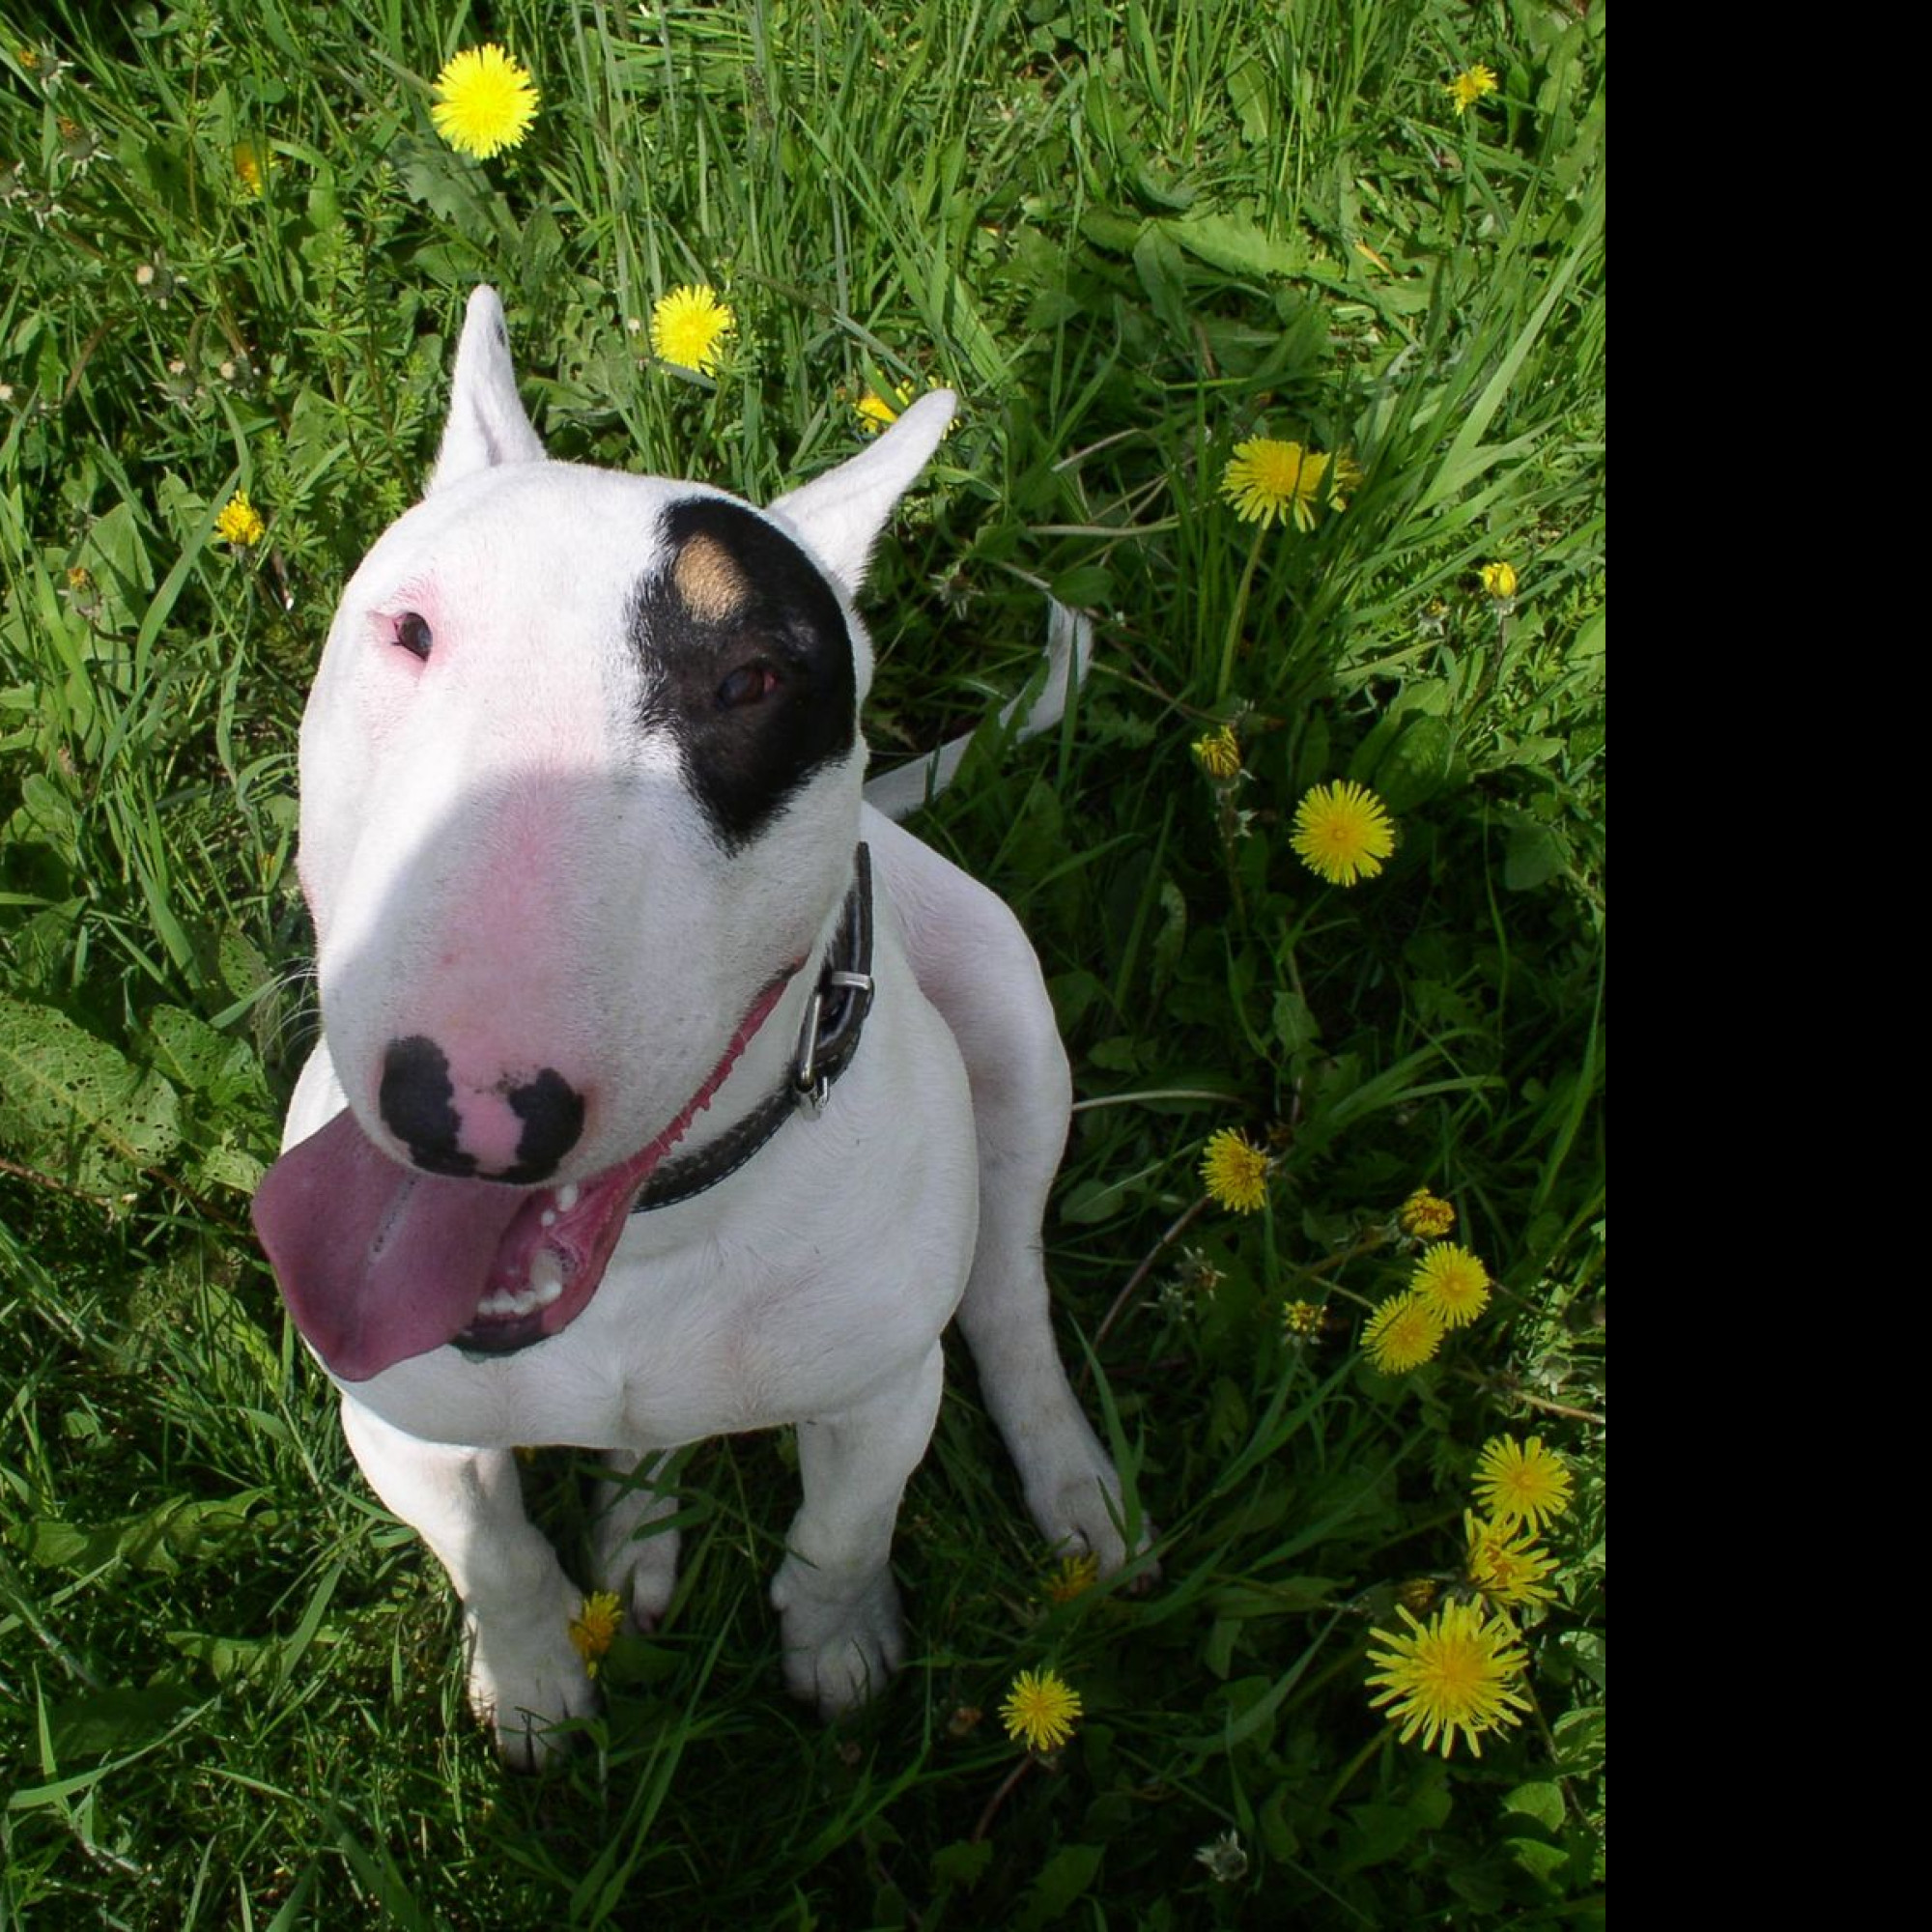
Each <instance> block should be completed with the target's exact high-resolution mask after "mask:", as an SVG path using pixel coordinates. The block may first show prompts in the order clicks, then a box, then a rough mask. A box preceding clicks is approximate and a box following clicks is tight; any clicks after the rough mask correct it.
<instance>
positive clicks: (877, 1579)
mask: <svg viewBox="0 0 1932 1932" xmlns="http://www.w3.org/2000/svg"><path fill="white" fill-rule="evenodd" d="M772 1602H773V1604H774V1605H776V1606H777V1608H778V1611H779V1618H780V1627H781V1632H782V1634H783V1642H784V1675H785V1688H786V1689H787V1690H789V1691H790V1692H791V1693H792V1695H793V1696H794V1697H799V1698H802V1699H804V1700H805V1702H807V1703H809V1704H816V1705H817V1706H818V1715H819V1716H820V1717H821V1718H824V1719H827V1720H828V1721H829V1720H830V1719H834V1718H839V1717H843V1716H844V1715H845V1713H846V1712H848V1711H856V1710H857V1709H858V1708H859V1706H860V1705H861V1704H864V1703H867V1701H868V1700H870V1699H871V1698H873V1697H876V1696H877V1695H878V1694H879V1692H880V1691H881V1690H884V1689H885V1688H886V1680H887V1679H888V1678H889V1677H890V1676H891V1675H892V1674H893V1672H894V1671H895V1670H896V1669H897V1668H898V1667H899V1665H900V1664H901V1663H902V1662H905V1634H904V1632H903V1630H902V1628H901V1626H900V1623H899V1593H898V1591H897V1589H896V1588H895V1586H894V1583H893V1579H892V1575H891V1573H890V1572H889V1571H886V1570H880V1571H879V1572H878V1573H877V1574H876V1575H875V1576H873V1577H870V1578H869V1579H868V1580H867V1582H865V1583H863V1584H862V1585H860V1587H859V1588H858V1589H857V1590H855V1591H851V1592H849V1593H834V1592H832V1591H830V1590H828V1589H827V1588H826V1580H825V1578H824V1577H822V1576H821V1574H820V1573H819V1572H818V1571H816V1570H814V1569H812V1568H811V1566H810V1564H807V1563H802V1562H801V1561H800V1560H799V1559H798V1558H797V1557H796V1556H787V1557H786V1558H785V1560H784V1562H783V1563H782V1564H781V1565H780V1566H779V1573H778V1575H777V1576H776V1577H774V1578H773V1579H772Z"/></svg>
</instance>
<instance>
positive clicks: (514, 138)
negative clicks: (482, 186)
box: [429, 41, 537, 161]
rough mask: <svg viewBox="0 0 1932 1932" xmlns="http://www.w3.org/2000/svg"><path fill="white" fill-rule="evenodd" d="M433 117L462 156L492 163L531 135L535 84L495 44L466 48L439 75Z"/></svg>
mask: <svg viewBox="0 0 1932 1932" xmlns="http://www.w3.org/2000/svg"><path fill="white" fill-rule="evenodd" d="M429 118H430V120H431V122H432V123H433V124H434V125H435V128H436V131H437V132H438V133H439V134H440V135H441V136H442V138H443V139H444V140H445V141H447V142H448V143H449V145H450V146H451V147H452V148H454V149H455V150H456V152H457V153H458V154H459V155H470V156H474V157H475V158H476V159H477V160H479V161H487V160H488V159H489V158H490V156H492V155H497V154H500V153H501V152H502V151H503V150H504V149H505V148H514V147H516V146H517V145H518V144H519V143H520V142H521V141H522V140H523V138H524V136H525V135H526V134H527V133H528V132H529V131H530V124H531V123H532V122H533V121H534V120H535V119H536V118H537V90H536V85H535V83H534V82H533V81H532V80H531V79H530V76H529V70H528V69H527V68H526V67H525V66H524V65H523V64H522V63H521V62H520V61H518V60H517V59H516V58H515V57H514V56H513V55H511V54H507V53H505V52H504V51H503V49H502V48H501V47H499V46H498V45H497V43H495V42H494V41H491V42H489V43H486V44H485V45H483V46H480V47H466V48H465V49H464V50H463V52H462V53H460V54H453V55H451V56H450V58H449V60H448V62H447V63H446V64H445V65H444V67H443V70H442V71H441V72H440V74H438V75H437V77H436V88H435V99H434V100H433V101H432V102H431V104H430V110H429Z"/></svg>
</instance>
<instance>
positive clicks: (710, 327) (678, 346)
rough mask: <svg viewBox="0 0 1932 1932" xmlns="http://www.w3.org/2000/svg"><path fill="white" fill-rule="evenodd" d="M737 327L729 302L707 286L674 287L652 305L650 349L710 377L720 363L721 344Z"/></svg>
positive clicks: (679, 365)
mask: <svg viewBox="0 0 1932 1932" xmlns="http://www.w3.org/2000/svg"><path fill="white" fill-rule="evenodd" d="M737 326H738V318H737V317H736V316H735V315H733V314H732V313H731V309H730V305H729V304H728V303H726V302H722V301H720V300H719V299H718V295H717V292H716V291H715V290H714V289H712V288H710V287H709V286H708V285H700V286H697V287H684V288H676V289H672V290H671V292H670V293H669V294H668V295H667V296H660V297H659V298H657V301H656V302H655V303H654V304H653V306H652V308H651V348H652V350H653V351H654V352H655V353H656V354H657V355H660V356H662V357H663V358H664V360H665V361H667V362H674V363H675V364H676V365H677V366H678V367H679V368H680V369H695V370H696V372H697V373H698V374H699V375H700V376H708V375H710V374H711V372H712V371H713V370H714V369H716V368H717V366H718V362H719V349H720V345H721V344H722V343H723V342H724V340H725V337H726V336H727V335H729V334H730V333H731V331H732V330H733V329H734V328H736V327H737Z"/></svg>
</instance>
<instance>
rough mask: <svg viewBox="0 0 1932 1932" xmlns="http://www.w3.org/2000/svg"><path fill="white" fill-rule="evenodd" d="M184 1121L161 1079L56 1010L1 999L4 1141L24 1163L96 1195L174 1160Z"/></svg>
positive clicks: (0, 1127) (0, 1124) (0, 1130)
mask: <svg viewBox="0 0 1932 1932" xmlns="http://www.w3.org/2000/svg"><path fill="white" fill-rule="evenodd" d="M180 1117H181V1105H180V1101H179V1099H178V1097H177V1096H176V1094H175V1090H174V1089H173V1088H172V1087H171V1086H169V1084H168V1083H167V1081H166V1080H164V1079H163V1078H162V1077H161V1076H160V1075H159V1074H158V1073H152V1072H146V1071H143V1070H142V1069H141V1068H140V1067H137V1066H134V1065H131V1064H130V1063H129V1062H128V1060H126V1059H125V1058H124V1057H123V1056H122V1055H121V1054H120V1053H118V1052H117V1051H116V1050H115V1049H114V1048H113V1047H111V1046H109V1045H108V1044H107V1042H106V1041H105V1040H102V1039H96V1038H95V1037H94V1036H93V1035H92V1034H89V1033H83V1032H82V1031H81V1029H80V1028H79V1027H77V1026H75V1025H74V1023H73V1022H72V1021H71V1019H69V1018H68V1017H67V1015H66V1014H65V1013H61V1012H57V1011H55V1009H53V1008H51V1007H40V1006H32V1005H29V1004H28V1003H27V1002H25V1001H22V1000H13V999H8V998H6V997H4V996H0V1139H4V1140H6V1141H8V1142H10V1143H11V1144H12V1145H13V1146H14V1148H15V1149H17V1150H18V1151H20V1153H21V1155H22V1156H23V1157H24V1158H25V1159H27V1160H29V1161H32V1162H36V1163H38V1164H40V1165H42V1166H44V1167H46V1168H48V1169H49V1170H50V1171H51V1172H53V1173H56V1174H58V1175H59V1176H60V1177H61V1178H62V1179H67V1180H71V1181H72V1182H73V1183H74V1184H75V1185H76V1186H81V1187H86V1188H89V1189H93V1190H97V1191H98V1190H99V1189H101V1188H104V1187H106V1186H109V1185H110V1184H112V1183H114V1182H115V1181H125V1180H126V1179H128V1178H129V1175H128V1170H131V1169H140V1168H146V1167H152V1166H153V1165H154V1164H155V1163H156V1161H158V1160H160V1159H162V1158H163V1157H164V1156H165V1155H166V1154H168V1153H169V1152H170V1151H172V1150H173V1149H174V1147H175V1145H176V1143H177V1142H178V1141H179V1139H180V1138H181V1132H180Z"/></svg>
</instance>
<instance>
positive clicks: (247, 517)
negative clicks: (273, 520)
mask: <svg viewBox="0 0 1932 1932" xmlns="http://www.w3.org/2000/svg"><path fill="white" fill-rule="evenodd" d="M268 527H269V526H268V525H267V524H265V523H264V522H263V521H262V517H261V513H260V512H259V511H258V510H257V509H256V508H255V506H254V504H253V503H251V502H249V500H248V493H247V491H245V490H238V491H236V493H235V494H234V496H232V497H229V499H228V501H227V502H226V503H224V504H223V505H222V508H221V514H220V515H219V516H218V517H216V518H215V520H214V534H215V535H216V536H218V537H219V538H221V540H222V541H223V542H224V543H232V544H241V545H242V546H243V547H244V548H245V547H246V546H247V545H249V544H258V543H260V542H261V541H262V537H263V533H264V532H265V531H266V530H267V529H268Z"/></svg>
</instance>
